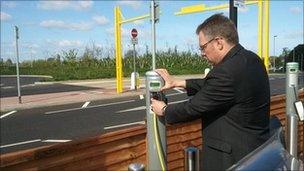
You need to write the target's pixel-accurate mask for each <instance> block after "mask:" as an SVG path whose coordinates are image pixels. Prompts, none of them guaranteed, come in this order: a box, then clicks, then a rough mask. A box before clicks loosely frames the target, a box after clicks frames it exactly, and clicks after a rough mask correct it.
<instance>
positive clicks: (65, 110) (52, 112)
mask: <svg viewBox="0 0 304 171" xmlns="http://www.w3.org/2000/svg"><path fill="white" fill-rule="evenodd" d="M134 101H135V100H126V101H121V102H114V103H107V104H101V105H95V106H89V107H87V108H71V109H64V110H57V111H50V112H45V113H44V114H46V115H49V114H55V113H62V112H70V111H75V110H82V109H89V108H96V107H104V106H110V105H117V104H123V103H130V102H134Z"/></svg>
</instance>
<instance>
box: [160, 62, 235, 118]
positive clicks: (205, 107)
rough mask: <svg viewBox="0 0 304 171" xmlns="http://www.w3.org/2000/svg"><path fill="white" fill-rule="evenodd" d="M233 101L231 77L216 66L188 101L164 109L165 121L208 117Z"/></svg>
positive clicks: (230, 104)
mask: <svg viewBox="0 0 304 171" xmlns="http://www.w3.org/2000/svg"><path fill="white" fill-rule="evenodd" d="M233 103H234V85H233V79H232V78H231V77H230V76H229V74H228V73H227V71H225V70H224V69H221V68H217V69H216V71H215V72H213V73H212V74H210V75H209V76H208V79H206V80H205V83H204V85H203V86H202V87H201V89H200V90H199V91H198V92H197V93H196V94H195V95H194V96H193V98H191V99H190V100H189V101H186V102H183V103H178V104H173V105H169V106H168V107H167V108H166V111H165V117H166V120H167V123H176V122H184V121H189V120H193V119H197V118H201V117H210V116H212V115H216V114H219V113H221V111H225V110H227V109H229V107H231V106H232V104H233Z"/></svg>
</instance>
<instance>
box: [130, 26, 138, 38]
mask: <svg viewBox="0 0 304 171" xmlns="http://www.w3.org/2000/svg"><path fill="white" fill-rule="evenodd" d="M131 35H132V37H133V38H135V37H137V30H136V29H135V28H134V29H132V31H131Z"/></svg>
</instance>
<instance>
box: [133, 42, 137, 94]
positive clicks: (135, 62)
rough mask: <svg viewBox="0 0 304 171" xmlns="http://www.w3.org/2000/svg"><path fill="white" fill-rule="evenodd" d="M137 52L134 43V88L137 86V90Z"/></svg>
mask: <svg viewBox="0 0 304 171" xmlns="http://www.w3.org/2000/svg"><path fill="white" fill-rule="evenodd" d="M135 58H136V52H135V43H133V69H134V78H135V82H134V84H135V86H134V88H135V90H137V84H136V83H137V78H136V59H135Z"/></svg>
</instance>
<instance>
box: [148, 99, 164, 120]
mask: <svg viewBox="0 0 304 171" xmlns="http://www.w3.org/2000/svg"><path fill="white" fill-rule="evenodd" d="M165 106H167V105H166V104H165V102H163V101H159V100H155V99H153V98H152V99H151V109H152V111H153V112H154V113H155V114H157V115H158V116H164V111H163V109H164V107H165Z"/></svg>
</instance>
